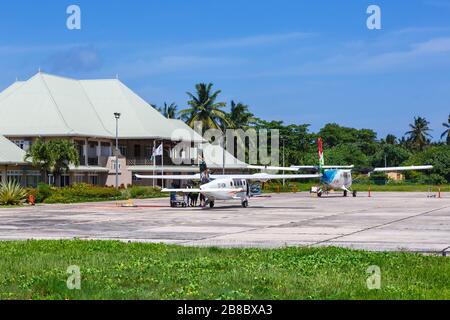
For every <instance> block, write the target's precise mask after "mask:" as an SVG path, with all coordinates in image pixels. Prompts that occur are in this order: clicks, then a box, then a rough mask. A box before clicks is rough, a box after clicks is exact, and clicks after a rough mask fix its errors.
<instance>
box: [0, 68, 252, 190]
mask: <svg viewBox="0 0 450 320" xmlns="http://www.w3.org/2000/svg"><path fill="white" fill-rule="evenodd" d="M115 113H120V119H119V120H118V121H117V122H116V118H115V116H114V114H115ZM116 124H118V126H117V127H118V139H119V151H120V152H119V162H118V167H119V185H122V186H129V185H133V184H134V185H152V184H153V183H155V181H150V180H145V181H139V180H137V179H136V178H135V174H153V173H154V174H162V173H164V174H171V175H178V174H192V173H198V166H197V165H196V163H197V161H198V159H199V157H200V156H202V157H203V158H204V159H205V161H206V164H207V165H208V167H209V168H210V169H212V170H213V171H214V170H217V171H219V170H222V169H223V168H225V169H226V170H227V172H242V171H243V170H246V168H247V164H246V163H244V162H241V161H239V160H237V159H236V158H235V157H234V156H233V155H231V154H230V153H228V152H226V151H224V150H223V149H222V148H221V147H220V146H213V145H211V144H208V143H207V142H205V141H204V140H203V138H202V137H201V136H200V135H199V134H197V133H196V132H194V130H192V129H191V128H190V127H188V126H187V125H186V124H185V123H184V122H182V121H181V120H175V119H166V118H165V117H163V116H162V115H161V114H160V113H159V112H158V111H157V110H155V109H154V108H153V107H152V106H151V105H150V104H148V103H147V102H145V101H144V100H143V99H142V98H141V97H139V96H138V95H137V94H136V93H134V92H133V91H132V90H131V89H129V88H128V87H127V86H126V85H124V84H123V83H122V82H121V81H120V80H118V79H107V80H75V79H69V78H63V77H59V76H54V75H49V74H46V73H42V72H39V73H38V74H36V75H35V76H33V77H32V78H30V79H29V80H27V81H23V82H22V81H17V82H15V83H13V84H12V85H11V86H10V87H8V88H6V89H5V90H4V91H2V92H1V93H0V180H1V181H6V180H8V179H15V180H17V181H19V182H20V183H21V184H22V185H23V186H30V187H34V186H36V185H37V184H38V183H39V182H44V181H52V178H53V177H52V176H48V177H46V176H45V173H44V172H41V171H40V170H39V168H35V167H33V166H32V165H31V163H30V162H29V161H26V160H25V154H26V151H27V150H29V148H30V147H31V145H32V144H33V143H34V142H35V141H36V140H37V139H42V140H44V141H45V140H51V139H68V140H71V141H73V143H74V144H75V146H76V148H77V149H78V153H79V157H80V165H79V166H77V167H75V166H71V167H70V171H69V172H67V173H66V174H65V175H62V176H61V177H59V179H58V181H54V183H55V185H57V186H66V185H69V184H73V183H88V184H92V185H102V186H113V185H115V173H116V161H115V159H116V155H115V152H114V150H115V139H116ZM180 143H182V144H183V146H184V148H182V151H181V152H180V149H179V148H178V147H176V146H179V145H180ZM161 145H162V146H163V154H162V155H158V156H156V157H153V150H154V148H155V146H156V147H158V146H161ZM180 162H182V165H179V163H180ZM224 162H225V164H224ZM156 183H157V184H159V185H161V181H156ZM169 183H170V182H169Z"/></svg>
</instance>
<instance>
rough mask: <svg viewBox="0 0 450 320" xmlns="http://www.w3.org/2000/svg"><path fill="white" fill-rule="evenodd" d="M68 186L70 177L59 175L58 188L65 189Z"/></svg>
mask: <svg viewBox="0 0 450 320" xmlns="http://www.w3.org/2000/svg"><path fill="white" fill-rule="evenodd" d="M69 184H70V177H69V175H68V174H63V175H61V177H60V178H59V186H60V187H61V188H63V187H67V186H68V185H69Z"/></svg>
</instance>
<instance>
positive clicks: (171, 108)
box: [158, 102, 178, 119]
mask: <svg viewBox="0 0 450 320" xmlns="http://www.w3.org/2000/svg"><path fill="white" fill-rule="evenodd" d="M177 109H178V106H177V104H176V103H174V102H172V103H171V104H170V105H168V104H167V103H166V102H164V107H162V108H158V111H159V112H161V114H162V115H163V116H164V117H166V118H167V119H176V117H177V113H178V111H177Z"/></svg>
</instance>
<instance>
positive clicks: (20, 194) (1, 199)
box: [0, 181, 27, 205]
mask: <svg viewBox="0 0 450 320" xmlns="http://www.w3.org/2000/svg"><path fill="white" fill-rule="evenodd" d="M26 196H27V193H26V191H25V189H24V188H22V186H21V185H20V184H19V183H18V182H16V181H8V182H3V183H2V184H0V205H18V204H20V202H21V201H22V200H24V199H25V198H26Z"/></svg>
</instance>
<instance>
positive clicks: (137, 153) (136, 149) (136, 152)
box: [134, 144, 141, 158]
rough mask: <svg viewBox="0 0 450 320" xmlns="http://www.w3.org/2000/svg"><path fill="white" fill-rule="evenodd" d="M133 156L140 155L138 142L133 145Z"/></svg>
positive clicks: (137, 156)
mask: <svg viewBox="0 0 450 320" xmlns="http://www.w3.org/2000/svg"><path fill="white" fill-rule="evenodd" d="M134 157H135V158H140V157H141V146H140V145H139V144H135V145H134Z"/></svg>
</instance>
